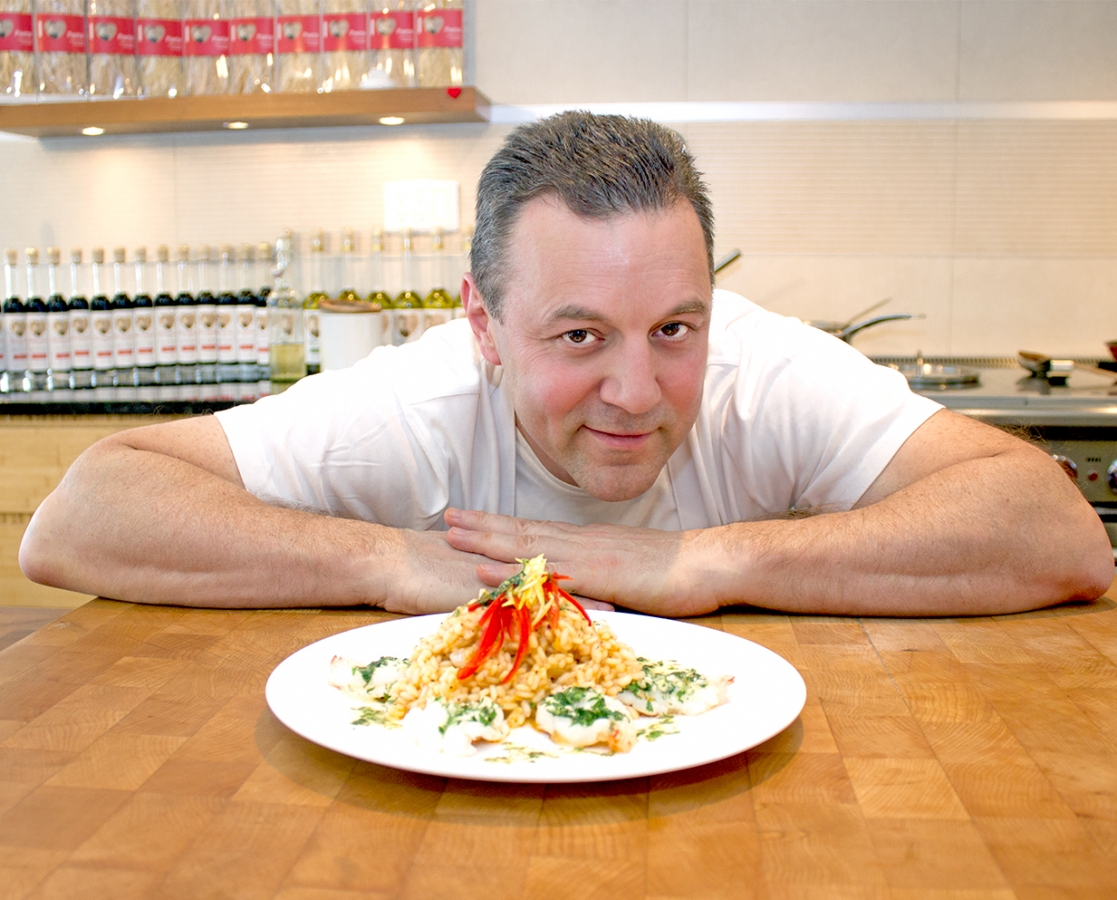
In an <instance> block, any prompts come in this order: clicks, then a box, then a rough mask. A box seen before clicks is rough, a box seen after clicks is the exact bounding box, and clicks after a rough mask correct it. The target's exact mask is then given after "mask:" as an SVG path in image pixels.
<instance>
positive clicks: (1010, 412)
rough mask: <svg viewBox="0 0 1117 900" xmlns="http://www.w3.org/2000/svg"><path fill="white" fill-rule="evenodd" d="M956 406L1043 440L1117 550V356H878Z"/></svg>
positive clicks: (913, 382)
mask: <svg viewBox="0 0 1117 900" xmlns="http://www.w3.org/2000/svg"><path fill="white" fill-rule="evenodd" d="M874 362H877V363H879V364H881V365H888V366H891V367H893V368H897V369H900V371H902V372H903V373H904V374H905V375H906V376H907V377H908V381H909V383H910V384H911V385H912V389H913V390H915V391H917V392H918V393H920V394H924V395H926V396H928V397H932V398H933V399H935V400H937V401H938V402H939V403H941V404H943V406H946V407H947V408H949V409H952V410H954V411H955V412H958V413H962V414H963V415H967V416H972V417H973V418H975V419H979V420H980V421H982V422H987V423H988V424H990V425H995V426H997V427H999V428H1004V429H1006V430H1008V431H1011V432H1013V433H1014V434H1018V435H1020V436H1021V437H1024V438H1026V439H1028V440H1030V441H1032V442H1033V443H1036V444H1039V445H1040V446H1042V447H1043V448H1044V449H1046V450H1047V452H1048V453H1050V454H1051V455H1052V457H1054V459H1055V460H1056V461H1057V462H1059V463H1060V464H1061V465H1062V466H1063V468H1064V469H1065V470H1066V472H1067V474H1068V475H1069V476H1070V477H1071V478H1072V479H1073V480H1074V482H1075V483H1076V484H1077V485H1078V487H1079V489H1080V490H1081V491H1082V493H1083V494H1084V495H1085V497H1086V499H1087V500H1088V501H1089V502H1090V503H1091V505H1092V506H1093V507H1094V509H1095V510H1096V511H1097V513H1098V515H1099V516H1100V517H1101V519H1102V521H1103V522H1104V523H1105V526H1106V530H1107V531H1108V532H1109V538H1110V543H1111V544H1113V546H1114V548H1115V550H1114V556H1115V558H1117V363H1114V362H1112V361H1108V360H1096V359H1090V360H1084V359H1073V360H1072V359H1065V360H1050V359H1046V358H1042V357H1041V358H1038V359H1035V360H1032V359H1023V358H1020V359H1012V358H974V357H963V358H957V357H952V358H945V357H934V358H931V357H928V358H926V359H923V358H914V357H874Z"/></svg>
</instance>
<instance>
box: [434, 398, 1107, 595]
mask: <svg viewBox="0 0 1117 900" xmlns="http://www.w3.org/2000/svg"><path fill="white" fill-rule="evenodd" d="M447 522H448V523H449V524H450V525H451V526H452V527H451V530H450V531H449V533H448V540H449V541H450V543H451V544H452V545H453V546H454V547H456V548H458V549H460V550H463V551H468V552H471V553H478V554H482V555H485V556H488V557H489V558H490V559H492V560H494V561H505V562H507V561H510V560H512V559H515V558H517V557H525V556H532V555H535V554H538V553H545V554H546V555H547V557H548V560H549V561H550V562H551V563H552V564H553V565H554V567H555V568H556V569H557V570H558V571H561V572H562V573H564V574H566V575H570V576H571V577H572V579H573V582H572V585H573V589H574V590H576V591H578V592H579V593H582V594H585V595H587V596H589V597H594V598H597V599H599V600H604V601H608V602H612V603H616V604H618V605H621V606H627V607H630V608H634V609H639V610H642V611H646V612H651V613H656V614H659V615H668V616H685V615H696V614H700V613H704V612H710V611H712V610H714V609H716V608H718V607H719V606H723V605H727V604H733V603H748V604H752V605H755V606H760V607H765V608H769V609H778V610H785V611H789V612H804V613H822V614H834V615H879V616H927V615H988V614H994V613H1008V612H1017V611H1020V610H1024V609H1034V608H1037V607H1040V606H1047V605H1050V604H1053V603H1059V602H1063V601H1067V600H1072V599H1092V598H1095V597H1098V596H1100V595H1101V594H1102V593H1103V592H1104V591H1105V590H1106V589H1107V588H1108V587H1109V586H1110V584H1111V582H1112V580H1113V575H1114V569H1113V558H1112V554H1111V550H1110V545H1109V540H1108V537H1107V535H1106V532H1105V528H1104V527H1103V526H1102V524H1101V522H1100V521H1099V519H1098V517H1097V515H1096V514H1095V513H1094V511H1093V510H1092V509H1091V508H1090V506H1089V504H1088V503H1087V502H1086V501H1085V499H1083V497H1082V495H1081V493H1080V492H1079V491H1078V489H1077V488H1075V487H1074V485H1073V484H1072V483H1071V482H1070V480H1069V479H1068V478H1067V477H1066V475H1065V474H1064V473H1063V471H1062V469H1061V468H1060V467H1059V466H1057V465H1056V464H1055V463H1054V462H1053V461H1052V460H1051V459H1050V458H1049V457H1048V456H1047V454H1045V453H1043V452H1042V451H1041V450H1039V449H1038V448H1036V447H1033V446H1031V445H1029V444H1027V443H1025V442H1023V441H1020V440H1017V439H1016V438H1013V437H1011V436H1009V435H1007V434H1004V433H1003V432H1001V431H998V430H997V429H995V428H991V427H989V426H986V425H982V424H981V423H979V422H976V421H973V420H971V419H967V418H965V417H963V416H959V415H956V414H954V413H951V412H948V411H945V410H943V411H940V412H938V413H936V414H935V415H934V416H932V417H931V418H930V419H929V420H927V422H925V423H924V424H923V425H922V426H921V427H920V428H919V429H918V430H917V431H916V432H915V433H914V434H913V435H912V436H911V437H910V438H909V439H908V441H907V442H906V443H905V444H904V446H903V447H902V448H901V449H900V450H899V452H898V453H897V454H896V456H895V457H894V458H893V459H892V461H891V462H890V463H889V465H888V466H887V468H886V469H885V470H884V472H882V473H881V475H880V476H879V477H878V478H877V480H876V481H875V482H874V483H873V485H872V486H871V487H870V488H869V490H868V491H867V492H866V494H865V496H864V497H863V498H862V499H861V501H860V502H859V503H858V504H857V505H856V507H855V508H854V509H852V510H849V511H847V512H838V513H828V514H823V515H817V516H810V517H806V518H789V519H778V520H770V521H761V522H741V523H736V524H732V525H727V526H722V527H717V528H708V529H702V530H697V531H685V532H677V533H670V532H658V531H651V530H648V529H636V528H624V527H617V526H603V525H594V526H587V527H584V528H579V527H575V526H570V525H562V524H558V523H540V522H527V521H524V520H517V519H508V518H504V517H500V516H490V515H484V514H480V513H473V512H463V511H459V510H451V511H449V512H448V514H447ZM506 572H507V567H506V566H501V565H495V564H494V565H490V566H488V567H482V569H481V570H480V574H481V576H482V578H484V579H485V580H486V581H490V582H491V581H493V580H494V579H496V578H498V577H500V576H501V575H502V574H503V573H506Z"/></svg>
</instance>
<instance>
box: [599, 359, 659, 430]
mask: <svg viewBox="0 0 1117 900" xmlns="http://www.w3.org/2000/svg"><path fill="white" fill-rule="evenodd" d="M662 396H663V392H662V391H661V390H660V387H659V372H658V368H657V366H656V360H655V355H654V353H653V351H652V348H651V347H650V346H649V345H648V343H647V342H644V341H623V342H622V343H621V344H620V345H619V346H618V347H616V348H614V350H613V352H612V353H611V354H609V361H608V372H607V373H606V375H605V377H604V379H602V382H601V399H602V400H603V401H604V402H605V403H608V404H609V405H610V406H616V407H618V408H619V409H623V410H624V411H625V412H626V413H629V414H630V415H640V414H642V413H646V412H648V411H649V410H651V409H653V408H654V407H655V406H656V404H657V403H659V401H660V398H661V397H662Z"/></svg>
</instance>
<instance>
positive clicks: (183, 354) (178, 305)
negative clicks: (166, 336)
mask: <svg viewBox="0 0 1117 900" xmlns="http://www.w3.org/2000/svg"><path fill="white" fill-rule="evenodd" d="M175 271H176V275H177V278H176V281H177V284H176V287H177V291H176V292H175V344H176V347H177V350H176V354H175V355H176V356H177V357H178V382H179V384H197V383H198V303H197V300H196V299H195V297H194V295H193V294H192V293H190V248H189V247H188V246H187V245H186V244H182V245H180V246H179V248H178V254H177V256H176V259H175Z"/></svg>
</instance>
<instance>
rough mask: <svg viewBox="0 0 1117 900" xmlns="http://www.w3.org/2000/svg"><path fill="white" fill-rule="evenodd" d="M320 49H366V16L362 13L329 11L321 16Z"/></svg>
mask: <svg viewBox="0 0 1117 900" xmlns="http://www.w3.org/2000/svg"><path fill="white" fill-rule="evenodd" d="M322 49H323V50H326V51H327V52H328V51H332V50H367V49H368V18H367V17H366V16H365V14H364V13H329V14H327V15H324V16H322Z"/></svg>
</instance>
